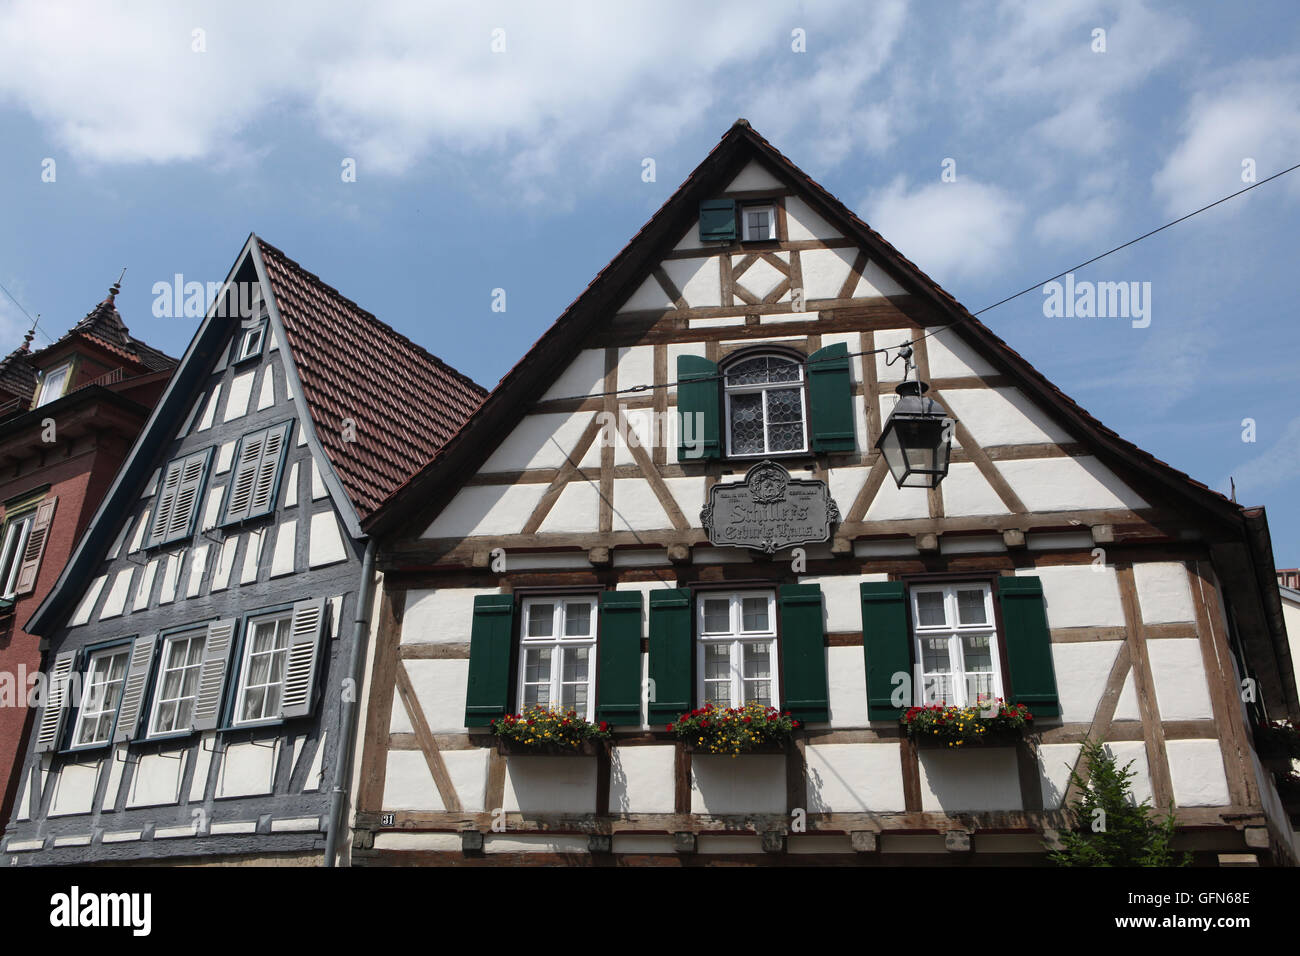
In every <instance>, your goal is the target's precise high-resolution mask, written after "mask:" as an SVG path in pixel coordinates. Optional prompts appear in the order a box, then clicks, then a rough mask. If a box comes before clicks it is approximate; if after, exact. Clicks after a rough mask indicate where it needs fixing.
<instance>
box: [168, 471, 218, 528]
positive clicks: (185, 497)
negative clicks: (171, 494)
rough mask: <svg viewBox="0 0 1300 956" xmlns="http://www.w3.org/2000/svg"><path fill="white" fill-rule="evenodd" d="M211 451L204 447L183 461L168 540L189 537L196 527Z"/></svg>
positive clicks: (169, 525) (169, 524) (173, 504)
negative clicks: (195, 522) (195, 518)
mask: <svg viewBox="0 0 1300 956" xmlns="http://www.w3.org/2000/svg"><path fill="white" fill-rule="evenodd" d="M211 451H212V450H211V449H210V448H209V449H204V450H203V451H201V452H199V453H198V454H196V455H190V456H189V457H188V458H186V459H185V460H184V461H183V462H182V463H181V464H182V467H181V477H180V481H179V482H178V483H177V486H176V499H175V501H174V502H173V503H172V513H171V517H170V520H168V522H167V537H166V540H167V541H175V540H176V539H177V538H186V537H189V535H190V533H191V531H192V529H193V527H194V516H195V514H197V513H198V510H199V493H200V491H201V490H202V487H203V478H204V475H205V474H206V473H207V470H208V469H207V465H208V456H209V455H210V454H211Z"/></svg>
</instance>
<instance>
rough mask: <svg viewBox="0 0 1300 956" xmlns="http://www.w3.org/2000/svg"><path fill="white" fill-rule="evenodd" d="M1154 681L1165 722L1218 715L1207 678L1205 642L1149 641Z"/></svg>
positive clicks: (1184, 640) (1148, 652)
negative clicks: (1204, 657)
mask: <svg viewBox="0 0 1300 956" xmlns="http://www.w3.org/2000/svg"><path fill="white" fill-rule="evenodd" d="M1147 656H1148V657H1149V658H1150V659H1151V678H1152V680H1153V681H1154V683H1155V686H1156V702H1157V704H1158V705H1159V707H1160V719H1161V720H1201V719H1206V718H1210V717H1213V716H1214V710H1213V708H1212V707H1211V706H1210V685H1209V682H1208V681H1207V680H1206V678H1205V664H1204V662H1203V660H1202V658H1201V642H1200V641H1198V640H1197V639H1196V638H1187V639H1183V638H1161V639H1159V640H1153V641H1147Z"/></svg>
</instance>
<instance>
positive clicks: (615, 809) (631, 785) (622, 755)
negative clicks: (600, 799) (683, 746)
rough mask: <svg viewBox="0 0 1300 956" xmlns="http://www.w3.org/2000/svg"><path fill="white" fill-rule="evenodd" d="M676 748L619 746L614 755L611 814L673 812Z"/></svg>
mask: <svg viewBox="0 0 1300 956" xmlns="http://www.w3.org/2000/svg"><path fill="white" fill-rule="evenodd" d="M673 754H674V748H673V747H671V746H667V747H615V748H614V749H613V751H612V754H611V758H610V770H611V773H610V784H609V810H610V812H611V813H672V812H673V809H674V807H675V803H674V780H673Z"/></svg>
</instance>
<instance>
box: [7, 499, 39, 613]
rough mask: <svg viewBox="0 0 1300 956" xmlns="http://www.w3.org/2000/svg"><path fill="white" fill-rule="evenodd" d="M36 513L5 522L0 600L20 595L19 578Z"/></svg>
mask: <svg viewBox="0 0 1300 956" xmlns="http://www.w3.org/2000/svg"><path fill="white" fill-rule="evenodd" d="M35 519H36V512H34V511H28V512H26V513H25V514H20V515H17V516H16V517H12V518H10V519H9V520H8V521H7V522H5V526H4V541H3V543H2V544H0V598H5V599H8V598H12V597H13V596H14V595H15V594H17V593H18V576H19V573H20V571H21V569H22V565H23V554H24V553H25V552H26V550H27V539H28V537H29V536H30V535H31V533H32V523H33V521H35Z"/></svg>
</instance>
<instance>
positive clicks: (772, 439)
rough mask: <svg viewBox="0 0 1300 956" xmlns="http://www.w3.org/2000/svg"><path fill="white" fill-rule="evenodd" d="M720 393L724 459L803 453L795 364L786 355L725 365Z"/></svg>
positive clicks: (802, 416)
mask: <svg viewBox="0 0 1300 956" xmlns="http://www.w3.org/2000/svg"><path fill="white" fill-rule="evenodd" d="M723 393H724V395H725V401H726V417H727V454H728V455H729V456H732V457H743V456H748V455H774V454H787V453H794V452H801V451H807V450H808V430H807V428H806V427H805V422H806V421H807V415H806V410H805V402H804V387H803V363H802V362H801V361H799V360H797V359H795V358H793V357H791V356H788V355H752V354H751V355H747V356H745V357H743V358H741V359H740V360H738V361H736V362H733V363H732V364H730V365H728V366H727V367H726V369H725V371H724V376H723Z"/></svg>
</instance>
